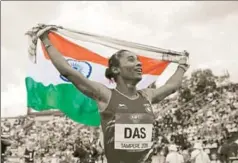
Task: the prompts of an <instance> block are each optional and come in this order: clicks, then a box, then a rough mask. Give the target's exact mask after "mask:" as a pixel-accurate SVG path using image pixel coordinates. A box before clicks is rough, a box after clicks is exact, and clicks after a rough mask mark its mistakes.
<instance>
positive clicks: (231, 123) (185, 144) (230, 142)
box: [1, 70, 238, 163]
mask: <svg viewBox="0 0 238 163" xmlns="http://www.w3.org/2000/svg"><path fill="white" fill-rule="evenodd" d="M154 109H155V110H157V112H156V114H157V117H158V118H157V119H156V122H155V124H154V125H155V130H154V134H155V137H156V139H155V142H156V145H155V146H154V149H153V151H152V152H151V159H152V162H154V163H155V162H156V163H165V161H167V162H166V163H180V162H181V163H206V161H208V162H211V163H228V160H231V159H234V160H235V159H237V160H238V141H237V140H238V84H234V83H231V82H229V76H227V75H226V76H220V77H217V76H214V75H213V74H212V72H211V71H210V70H204V71H202V70H201V71H197V72H194V73H193V74H192V76H191V77H190V78H185V79H184V81H183V84H182V86H181V89H180V90H179V91H178V92H177V93H176V94H174V95H173V96H171V97H169V98H166V99H165V100H163V101H162V102H160V103H159V104H158V105H155V106H154ZM1 126H2V132H1V135H3V136H4V135H7V136H6V137H10V140H11V145H10V146H7V147H6V152H5V153H4V154H3V155H4V156H5V158H6V160H9V159H10V158H17V159H18V160H17V161H16V162H20V161H23V162H24V161H25V162H42V163H47V162H49V163H73V162H78V163H79V162H80V163H93V162H103V163H104V162H106V159H105V156H104V153H103V145H102V144H103V143H102V141H101V139H100V128H95V127H86V126H83V125H80V124H76V123H75V122H73V121H71V120H70V119H68V118H67V117H64V116H63V117H62V116H55V117H53V118H52V119H50V120H47V121H39V120H36V119H35V118H34V117H33V118H30V117H29V116H28V117H19V118H17V119H15V120H14V121H13V122H10V120H9V119H1ZM175 156H176V157H175ZM7 158H9V159H7ZM174 158H176V159H174ZM179 161H180V162H179ZM6 162H7V161H6ZM10 162H11V163H12V162H14V161H12V160H11V161H10ZM237 162H238V161H237Z"/></svg>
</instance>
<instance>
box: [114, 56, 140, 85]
mask: <svg viewBox="0 0 238 163" xmlns="http://www.w3.org/2000/svg"><path fill="white" fill-rule="evenodd" d="M119 75H120V76H121V77H122V78H123V79H125V80H134V81H135V82H139V81H140V80H141V79H142V65H141V62H140V61H139V58H138V57H137V56H136V54H134V53H132V52H125V53H124V54H123V55H122V56H121V57H120V67H119Z"/></svg>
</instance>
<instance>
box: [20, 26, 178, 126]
mask: <svg viewBox="0 0 238 163" xmlns="http://www.w3.org/2000/svg"><path fill="white" fill-rule="evenodd" d="M49 39H50V41H51V43H52V44H53V46H54V47H55V48H56V49H57V50H58V51H59V52H60V53H61V54H62V55H63V57H64V58H65V59H66V60H67V61H68V63H69V64H70V65H71V66H72V68H74V69H76V70H77V71H79V72H80V73H82V74H83V75H84V76H85V77H87V78H88V79H89V80H93V81H97V82H100V83H103V84H105V85H106V86H107V87H109V88H113V87H115V83H111V82H110V81H109V80H108V79H106V77H105V76H104V73H105V69H106V68H107V64H108V58H109V57H110V56H111V55H112V54H114V53H115V52H116V51H118V50H120V49H125V50H130V51H133V52H135V53H136V54H138V56H139V58H140V60H141V62H142V68H143V77H142V81H141V82H140V83H139V84H138V89H142V88H146V87H148V86H149V85H150V84H151V83H153V82H154V81H156V79H157V77H158V76H160V75H161V74H162V73H163V72H164V70H165V69H166V68H167V67H168V65H169V63H170V62H171V61H175V62H176V60H178V58H179V53H177V54H176V55H169V53H171V51H165V50H161V49H159V48H155V47H149V46H148V47H147V46H145V45H141V44H135V43H129V42H125V41H121V40H116V39H112V38H107V37H102V36H96V35H91V34H87V33H80V32H75V31H72V30H71V31H70V30H66V29H60V30H58V31H57V32H50V33H49ZM34 43H35V48H32V49H33V50H36V52H35V53H34V52H32V51H31V53H30V54H31V56H33V57H35V61H36V62H30V61H29V62H28V69H27V70H28V73H27V76H26V78H25V83H26V90H27V106H28V107H29V108H31V109H33V110H36V111H44V110H50V109H58V110H60V111H61V112H63V113H64V114H65V115H66V116H68V117H69V118H71V119H72V120H74V121H76V122H78V123H81V124H84V125H89V126H99V125H100V114H99V112H98V108H97V104H96V101H95V100H93V99H91V98H89V97H88V96H86V95H84V94H83V93H82V92H80V91H79V90H77V89H76V87H75V86H74V85H72V83H71V82H69V81H68V80H67V79H66V78H65V77H63V76H61V75H60V74H59V72H58V71H57V70H56V68H55V67H54V65H53V64H52V63H51V61H50V59H49V56H48V54H47V52H46V50H45V49H44V47H43V46H42V44H41V43H40V42H39V41H38V43H36V42H34ZM31 46H32V45H31ZM163 52H164V53H163ZM166 52H167V53H166ZM165 57H166V59H165ZM162 58H163V59H165V60H167V61H164V60H162Z"/></svg>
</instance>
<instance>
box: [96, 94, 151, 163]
mask: <svg viewBox="0 0 238 163" xmlns="http://www.w3.org/2000/svg"><path fill="white" fill-rule="evenodd" d="M138 93H139V97H138V98H137V99H134V100H132V99H129V98H127V97H126V96H124V95H122V94H121V93H119V92H118V91H117V90H114V89H113V90H112V95H111V99H110V102H109V104H108V107H107V108H106V109H105V111H103V112H101V113H100V114H101V126H102V131H103V138H104V149H105V155H106V157H107V161H108V163H141V162H143V160H144V159H145V157H147V155H148V153H149V151H150V149H151V148H152V145H153V136H152V135H153V134H152V133H153V122H154V114H153V111H152V106H151V104H150V102H149V101H148V100H147V99H146V98H145V97H144V96H143V95H142V93H141V92H140V91H138Z"/></svg>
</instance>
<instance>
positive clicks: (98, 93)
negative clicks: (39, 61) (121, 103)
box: [40, 31, 111, 103]
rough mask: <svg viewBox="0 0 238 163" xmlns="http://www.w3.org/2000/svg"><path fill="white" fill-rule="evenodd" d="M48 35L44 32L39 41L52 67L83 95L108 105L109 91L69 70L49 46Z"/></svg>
mask: <svg viewBox="0 0 238 163" xmlns="http://www.w3.org/2000/svg"><path fill="white" fill-rule="evenodd" d="M48 34H49V32H48V31H46V32H45V33H44V34H43V35H41V36H40V40H41V41H42V43H43V45H44V46H45V49H46V51H47V53H48V55H49V57H50V59H51V61H52V63H53V65H54V66H55V67H56V69H57V70H58V71H59V73H60V74H61V75H62V76H64V77H66V78H67V79H68V80H69V81H71V82H72V83H73V84H74V85H75V86H76V87H77V88H78V89H79V90H80V91H81V92H83V93H84V94H85V95H87V96H89V97H91V98H93V99H95V100H96V101H98V102H102V103H108V101H109V99H110V96H111V91H110V90H109V89H108V88H107V87H106V86H104V85H103V84H100V83H98V82H94V81H91V80H89V79H87V78H86V77H85V76H84V75H83V74H81V73H80V72H78V71H76V70H75V69H73V68H71V66H70V65H69V64H68V62H67V61H66V60H65V59H64V57H63V56H62V55H61V54H60V52H59V51H58V50H57V49H56V48H54V46H53V45H52V44H51V42H50V39H49V38H48Z"/></svg>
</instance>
